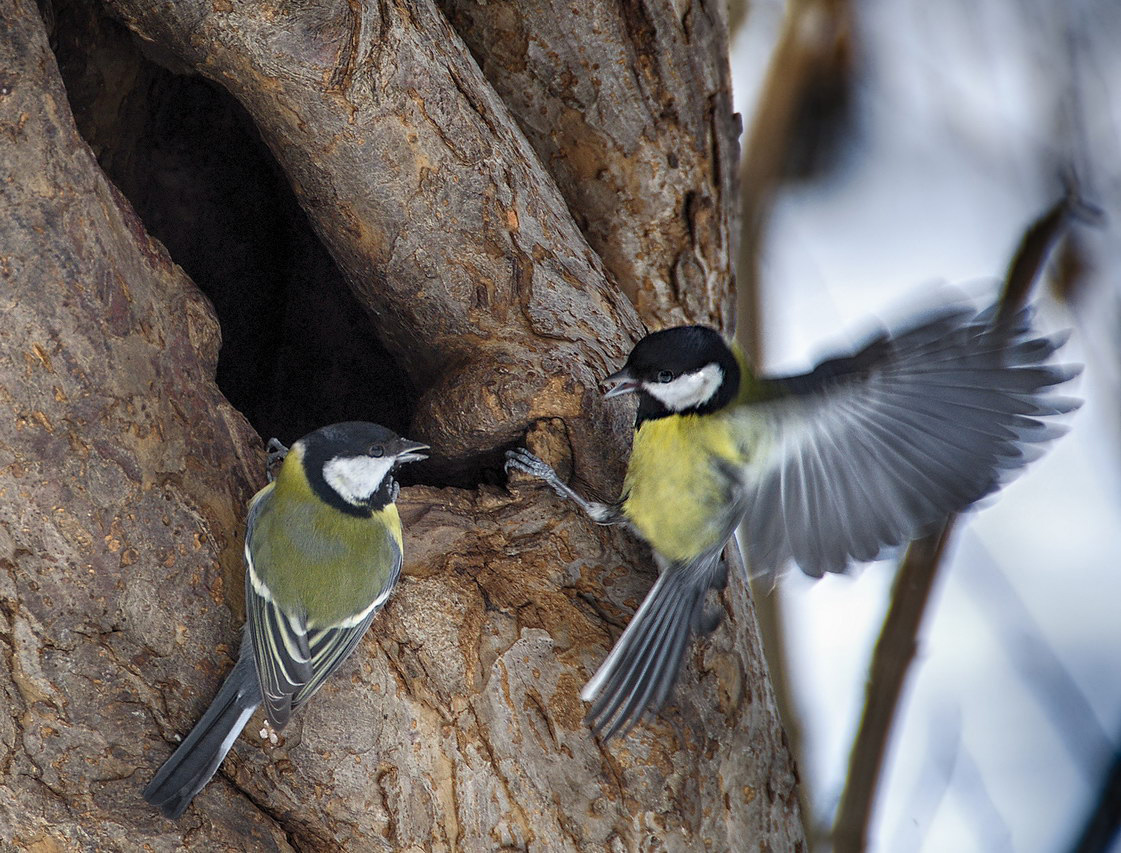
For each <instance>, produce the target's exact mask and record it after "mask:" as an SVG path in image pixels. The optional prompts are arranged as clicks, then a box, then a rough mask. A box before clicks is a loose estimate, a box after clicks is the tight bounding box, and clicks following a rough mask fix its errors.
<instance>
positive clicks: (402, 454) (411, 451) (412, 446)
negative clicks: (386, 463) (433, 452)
mask: <svg viewBox="0 0 1121 853" xmlns="http://www.w3.org/2000/svg"><path fill="white" fill-rule="evenodd" d="M430 449H431V448H430V447H429V446H428V445H427V444H421V443H420V442H419V441H409V440H408V439H407V438H399V439H397V441H395V442H394V444H393V448H392V451H393V456H394V457H395V459H396V461H395V462H394V464H395V465H400V464H401V463H403V462H419V461H420V460H421V459H427V458H428V454H427V453H421V452H420V451H422V450H430Z"/></svg>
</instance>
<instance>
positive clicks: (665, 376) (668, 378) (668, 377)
mask: <svg viewBox="0 0 1121 853" xmlns="http://www.w3.org/2000/svg"><path fill="white" fill-rule="evenodd" d="M658 381H659V382H673V371H672V370H663V371H662V372H661V373H659V374H658Z"/></svg>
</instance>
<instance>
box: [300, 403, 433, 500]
mask: <svg viewBox="0 0 1121 853" xmlns="http://www.w3.org/2000/svg"><path fill="white" fill-rule="evenodd" d="M300 443H302V445H303V467H304V474H305V476H306V477H307V479H308V482H309V483H310V484H311V487H312V489H313V490H314V491H315V493H316V494H317V495H318V496H319V497H320V498H322V499H323V500H324V501H325V502H326V503H328V504H330V505H331V506H332V507H334V508H335V509H338V510H340V511H342V512H345V513H347V514H348V515H356V516H361V517H367V516H369V515H370V514H371V513H372V512H373V511H375V510H379V509H383V508H384V507H385V506H386V505H387V504H388V503H390V502H391V501H392V498H393V494H394V481H393V478H392V477H391V476H390V474H389V472H390V471H391V470H392V467H393V466H394V465H396V464H398V463H401V462H412V461H414V460H418V459H423V458H425V457H424V455H423V454H422V453H419V452H418V451H421V450H427V449H428V448H427V445H424V444H421V443H419V442H415V441H409V440H408V439H404V438H401V437H400V436H399V435H397V433H395V432H393V430H390V429H386V428H385V427H383V426H381V425H379V424H374V423H367V422H365V421H346V422H344V423H338V424H331V425H330V426H325V427H320V428H319V429H317V430H315V431H314V432H311V433H308V434H307V435H306V436H304V437H303V438H302V439H300ZM363 457H365V458H368V459H371V460H375V459H384V460H386V463H387V468H386V472H385V475H384V476H383V477H382V479H381V483H380V485H379V486H378V488H377V489H376V490H375V491H374V492H373V493H372V494H370V495H369V496H368V497H366V498H364V499H363V500H361V501H360V502H357V503H356V502H353V501H350V500H346V499H345V498H344V496H343V495H341V494H340V493H339V491H338V490H337V489H335V488H334V487H332V486H331V484H330V483H328V482H327V479H326V476H325V469H326V467H327V465H328V463H330V462H332V461H333V460H336V459H348V458H354V459H358V458H363Z"/></svg>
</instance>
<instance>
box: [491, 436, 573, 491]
mask: <svg viewBox="0 0 1121 853" xmlns="http://www.w3.org/2000/svg"><path fill="white" fill-rule="evenodd" d="M505 468H506V473H507V474H509V473H510V472H511V471H521V472H522V473H523V474H528V475H529V476H531V477H534V478H536V479H538V480H544V481H545V482H546V483H548V484H549V485H550V486H552V488H553V491H554V492H556V493H557V494H558V495H560V496H561V497H562V498H564V497H568V492H567V490H565V489H564V488H562V485H563V484H562V483H561V481H560V477H558V476H557V472H556V471H554V470H553V468H552V466H551V465H549V463H548V462H546V461H544V460H543V459H541V458H539V457H537V456H535V455H534V454H532V453H530V452H529V451H528V450H526V449H525V448H524V447H516V448H514V449H513V450H507V451H506V465H505Z"/></svg>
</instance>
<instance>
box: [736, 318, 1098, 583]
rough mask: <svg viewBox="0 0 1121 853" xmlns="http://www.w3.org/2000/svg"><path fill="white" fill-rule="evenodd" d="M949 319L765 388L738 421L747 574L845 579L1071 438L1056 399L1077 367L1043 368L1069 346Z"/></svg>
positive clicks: (1015, 325)
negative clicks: (745, 451) (1053, 419)
mask: <svg viewBox="0 0 1121 853" xmlns="http://www.w3.org/2000/svg"><path fill="white" fill-rule="evenodd" d="M994 316H995V310H994V309H989V310H988V311H985V312H983V313H981V314H976V313H975V312H974V311H973V310H972V309H962V308H954V309H949V310H944V311H942V312H940V313H938V314H936V315H934V316H932V317H928V318H926V319H925V320H923V321H921V322H919V323H917V324H915V325H913V326H911V327H909V328H906V329H904V330H903V331H901V332H899V333H896V334H894V335H889V334H882V335H880V336H878V337H876V338H875V339H873V340H872V341H871V342H870V343H868V344H867V345H866V346H865V347H864V348H863V349H861V350H860V351H859V352H858V353H857V354H855V355H853V356H849V357H846V358H838V359H832V360H830V361H826V362H823V363H822V364H820V365H819V366H818V367H817V369H815V370H814V371H813V372H812V373H809V374H807V375H804V376H797V377H790V378H786V379H775V380H771V381H770V382H769V383H768V384H769V386H770V387H771V388H772V389H773V390H774V391H775V392H777V393H775V395H774V397H773V398H772V399H769V400H765V401H761V402H755V403H751V404H747V405H741V406H738V407H737V408H736V409H735V410H734V411H733V412H732V413H731V417H733V418H734V419H736V421H737V428H738V430H739V432H740V434H741V435H743V436H744V437H745V441H750V442H751V443H752V444H753V445H754V446H753V447H752V448H751V450H750V453H751V460H752V461H751V462H750V463H749V464H748V466H747V467H746V469H745V470H744V472H743V495H742V498H741V500H742V501H743V510H744V545H745V548H746V551H747V561H748V565H749V566H750V568H751V571H752V573H753V574H768V573H773V572H775V571H777V570H778V569H780V568H782V566H783V565H784V564H785V563H786V562H787V561H788V560H790V559H791V558H793V560H794V561H795V562H797V563H798V565H799V566H800V567H801V568H802V570H803V571H804V572H806V574H809V575H813V576H815V577H820V576H821V575H822V574H823V573H824V572H840V571H844V570H845V569H846V568H847V567H848V565H849V563H850V562H851V561H852V560H861V561H866V560H871V559H875V558H876V556H877V555H879V554H880V553H881V551H882V550H883V549H884V548H886V547H893V546H898V545H900V544H902V543H904V542H905V541H907V540H909V539H911V538H913V537H914V536H916V535H918V534H921V533H922V532H923V531H924V530H925V529H926V528H928V527H930V526H932V525H933V524H935V523H937V522H938V521H939V520H940V519H942V518H943V517H945V516H946V515H947V514H949V513H951V512H956V511H959V510H962V509H964V508H965V507H967V506H969V505H970V504H971V503H973V502H974V501H976V500H978V499H980V498H982V497H984V496H985V495H987V494H989V493H990V492H992V491H993V490H994V489H996V488H998V487H999V486H1000V485H1001V484H1002V479H1003V478H1004V477H1006V476H1007V475H1008V474H1009V473H1010V472H1012V471H1014V470H1015V469H1017V468H1020V467H1021V466H1022V465H1024V464H1026V463H1027V462H1029V461H1030V460H1031V459H1034V458H1035V457H1036V456H1038V455H1039V453H1040V450H1039V448H1038V447H1034V446H1033V445H1038V444H1039V443H1040V442H1045V441H1049V440H1050V439H1053V438H1055V437H1057V436H1059V435H1061V434H1062V433H1063V432H1064V431H1065V427H1064V426H1062V425H1061V424H1054V423H1046V422H1045V421H1044V420H1041V418H1047V417H1049V416H1052V415H1057V414H1061V413H1064V412H1069V411H1072V410H1073V409H1075V408H1077V407H1078V405H1079V403H1078V401H1076V400H1073V399H1069V398H1063V397H1058V396H1055V395H1052V394H1050V393H1049V392H1050V391H1052V390H1053V388H1054V386H1056V385H1059V384H1060V383H1062V382H1065V381H1067V380H1068V379H1070V378H1071V377H1073V376H1075V375H1076V374H1077V373H1078V372H1079V370H1080V368H1077V367H1070V366H1057V365H1054V364H1049V363H1048V361H1049V359H1050V357H1051V355H1052V354H1053V353H1054V352H1055V350H1057V349H1058V348H1059V347H1060V346H1062V344H1063V343H1064V342H1065V336H1056V337H1051V338H1044V337H1033V336H1032V330H1031V314H1030V311H1028V310H1026V309H1025V310H1024V311H1021V312H1020V313H1019V314H1017V315H1016V316H1015V317H1013V318H1011V319H1009V320H1007V321H1004V322H1002V323H996V322H994V319H993V318H994Z"/></svg>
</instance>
